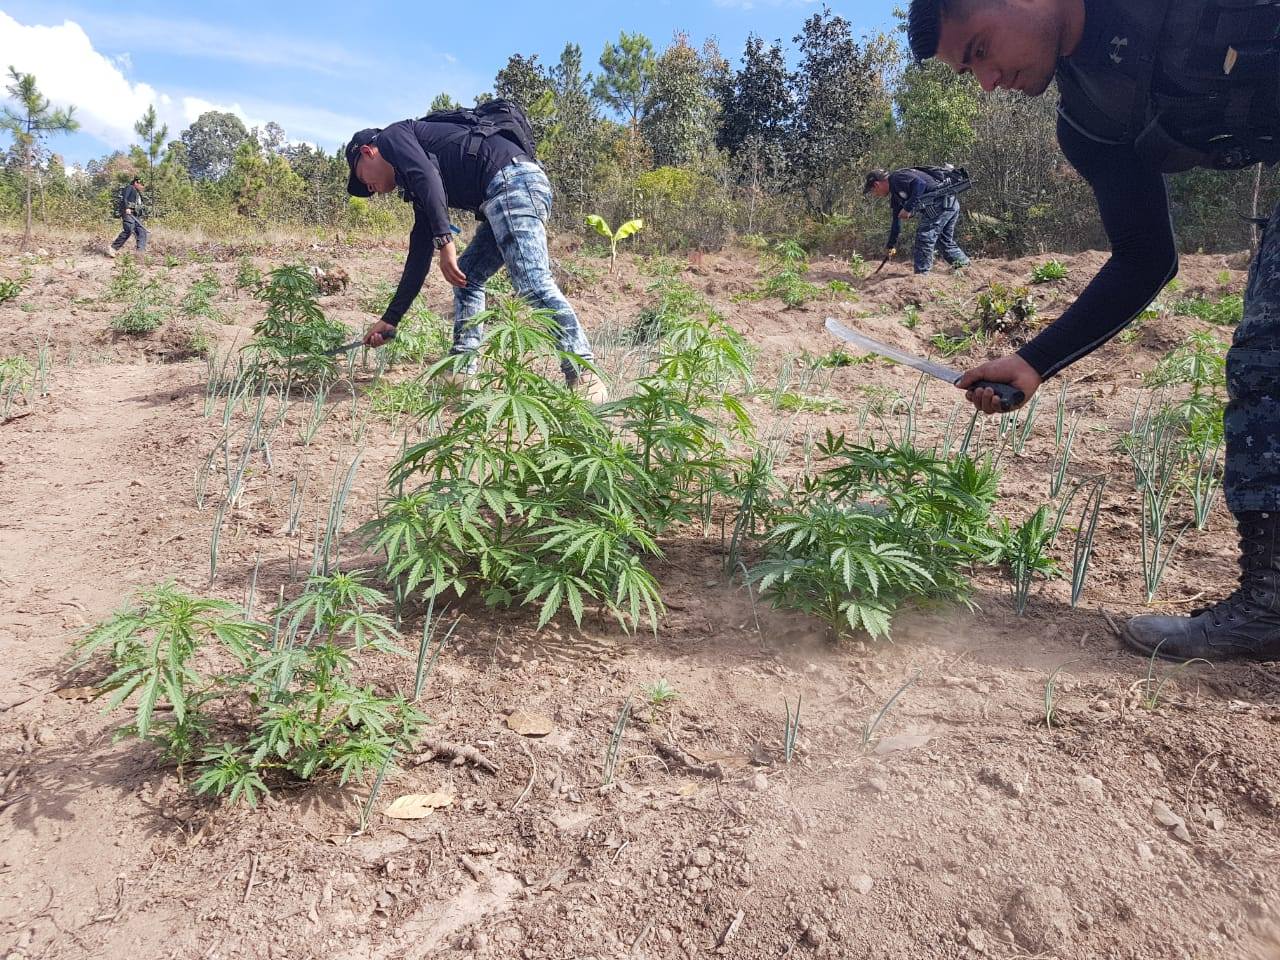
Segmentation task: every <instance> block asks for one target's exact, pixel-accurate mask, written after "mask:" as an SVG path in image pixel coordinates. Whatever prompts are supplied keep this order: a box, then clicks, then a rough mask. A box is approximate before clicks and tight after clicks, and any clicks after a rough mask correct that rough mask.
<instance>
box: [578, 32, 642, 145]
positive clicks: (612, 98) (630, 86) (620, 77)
mask: <svg viewBox="0 0 1280 960" xmlns="http://www.w3.org/2000/svg"><path fill="white" fill-rule="evenodd" d="M653 64H654V56H653V44H652V43H651V42H650V41H649V38H648V37H646V36H645V35H644V34H642V33H627V32H626V31H625V30H624V31H623V32H622V33H620V34H619V35H618V42H617V43H609V44H605V48H604V53H602V54H600V69H601V71H603V72H602V73H601V74H600V76H599V77H597V78H596V82H595V86H594V88H593V91H592V92H593V93H594V94H595V97H596V99H598V100H600V101H601V102H602V103H605V104H608V105H609V106H610V107H612V108H613V109H614V110H617V111H618V112H619V113H621V114H622V115H623V116H624V117H626V119H627V122H628V123H629V124H630V125H631V127H632V129H634V128H635V127H636V126H638V125H639V123H640V115H641V112H642V111H643V110H644V104H645V100H647V99H648V97H649V84H650V82H651V81H652V79H653Z"/></svg>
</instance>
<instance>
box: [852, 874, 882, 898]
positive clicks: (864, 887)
mask: <svg viewBox="0 0 1280 960" xmlns="http://www.w3.org/2000/svg"><path fill="white" fill-rule="evenodd" d="M875 885H876V882H875V881H874V880H872V879H871V877H870V876H868V875H867V874H865V873H860V874H858V875H857V876H856V877H854V878H853V889H855V890H857V891H858V892H859V893H860V894H862V895H863V896H864V897H865V896H866V895H867V894H868V893H870V892H871V888H872V887H874V886H875Z"/></svg>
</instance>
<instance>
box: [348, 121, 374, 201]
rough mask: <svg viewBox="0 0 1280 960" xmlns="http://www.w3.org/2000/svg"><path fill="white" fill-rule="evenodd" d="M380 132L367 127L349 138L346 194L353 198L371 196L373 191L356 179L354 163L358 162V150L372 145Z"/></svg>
mask: <svg viewBox="0 0 1280 960" xmlns="http://www.w3.org/2000/svg"><path fill="white" fill-rule="evenodd" d="M381 132H382V130H380V129H379V128H377V127H369V128H368V129H366V130H361V131H359V132H358V133H357V134H356V135H355V136H353V137H352V138H351V142H350V143H348V144H347V149H346V155H347V166H348V167H350V168H351V175H350V176H349V177H347V193H349V194H351V196H353V197H368V196H372V195H373V191H372V190H370V189H369V188H368V187H366V186H365V185H364V184H363V183H361V182H360V180H359V179H358V178H357V177H356V163H357V162H359V160H360V148H361V147H363V146H365V145H367V144H370V143H373V141H374V140H376V139H377V137H378V134H380V133H381Z"/></svg>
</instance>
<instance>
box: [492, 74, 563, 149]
mask: <svg viewBox="0 0 1280 960" xmlns="http://www.w3.org/2000/svg"><path fill="white" fill-rule="evenodd" d="M493 92H494V93H495V94H497V95H498V96H499V97H502V98H504V99H506V100H510V101H512V102H513V103H515V104H516V105H517V106H519V107H520V109H522V110H523V111H524V112H525V115H526V116H527V117H528V118H529V125H530V126H531V127H533V138H534V141H535V142H537V143H541V142H542V141H543V140H544V139H545V138H546V135H547V130H548V129H549V128H550V126H551V122H552V112H553V110H554V109H555V94H554V93H553V92H552V90H551V78H550V77H549V76H548V75H547V71H546V69H545V68H544V67H543V66H542V64H540V63H538V55H537V54H536V53H535V54H534V55H533V56H532V57H525V56H522V55H520V54H518V53H513V54H512V55H511V58H510V59H509V60H507V63H506V66H504V67H503V68H502V69H501V70H499V71H498V75H497V76H496V77H495V78H494V80H493Z"/></svg>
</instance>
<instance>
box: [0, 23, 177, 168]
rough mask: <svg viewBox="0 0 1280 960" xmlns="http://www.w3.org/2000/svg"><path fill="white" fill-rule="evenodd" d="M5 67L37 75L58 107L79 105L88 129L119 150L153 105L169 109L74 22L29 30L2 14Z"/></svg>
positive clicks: (0, 44)
mask: <svg viewBox="0 0 1280 960" xmlns="http://www.w3.org/2000/svg"><path fill="white" fill-rule="evenodd" d="M0 65H3V66H4V67H8V66H10V65H12V66H14V67H17V69H18V71H19V72H20V73H34V74H35V76H36V82H37V83H38V84H39V87H40V91H41V92H42V93H43V94H44V95H45V96H47V97H48V98H49V99H50V101H52V102H53V104H54V105H55V106H60V107H63V106H74V107H75V108H76V113H75V115H76V119H78V120H79V121H80V126H81V127H82V129H84V131H85V132H86V133H89V134H91V135H93V136H95V137H97V138H98V139H99V140H102V141H104V142H106V143H108V144H110V145H111V146H113V147H123V146H126V145H127V144H129V143H131V142H132V140H133V125H134V123H135V122H137V119H138V118H139V117H140V116H142V114H143V113H145V112H146V109H147V107H148V106H149V105H150V104H153V103H154V104H155V105H156V107H157V109H160V108H161V107H163V106H166V105H167V104H166V103H165V101H167V99H168V98H166V97H161V96H160V95H158V94H157V92H156V90H155V89H154V88H153V87H151V86H149V85H148V84H145V83H130V82H129V81H128V79H126V78H125V76H124V74H123V73H121V72H120V68H119V67H118V66H116V65H115V64H114V63H112V62H111V61H110V60H108V59H107V58H106V57H104V56H103V55H102V54H100V53H98V51H96V50H95V49H94V48H93V44H92V43H91V42H90V41H89V37H88V35H87V34H86V33H85V32H84V30H83V29H82V28H81V27H80V25H79V24H77V23H73V22H71V21H69V20H68V21H67V22H65V23H63V24H62V25H61V26H56V27H41V26H31V27H28V26H24V25H23V24H20V23H18V21H16V20H14V19H13V18H12V17H10V16H9V15H7V14H5V13H4V12H3V11H0Z"/></svg>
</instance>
